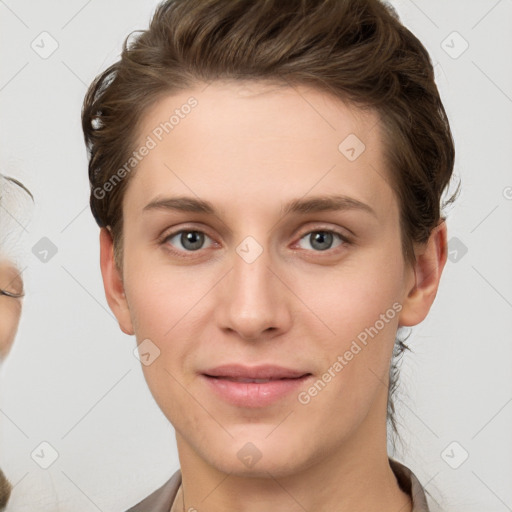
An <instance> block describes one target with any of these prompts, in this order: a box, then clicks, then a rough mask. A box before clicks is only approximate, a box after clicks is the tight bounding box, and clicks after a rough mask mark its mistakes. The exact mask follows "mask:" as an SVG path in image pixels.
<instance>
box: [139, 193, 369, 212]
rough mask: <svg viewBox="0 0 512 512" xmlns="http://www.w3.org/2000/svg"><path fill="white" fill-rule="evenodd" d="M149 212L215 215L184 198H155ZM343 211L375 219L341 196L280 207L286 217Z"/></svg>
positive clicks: (208, 207) (365, 207)
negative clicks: (161, 211) (163, 211)
mask: <svg viewBox="0 0 512 512" xmlns="http://www.w3.org/2000/svg"><path fill="white" fill-rule="evenodd" d="M151 210H176V211H182V212H193V213H206V214H210V215H215V214H216V211H215V208H214V206H213V205H212V203H210V202H209V201H205V200H203V199H197V198H194V197H186V196H181V197H165V198H156V199H154V200H153V201H151V202H150V203H148V204H147V205H146V206H145V207H144V208H143V211H151ZM344 210H345V211H346V210H359V211H361V212H366V213H369V214H371V215H373V216H375V217H377V214H376V213H375V210H374V209H373V208H371V206H369V205H367V204H366V203H363V202H362V201H359V200H358V199H355V198H353V197H348V196H343V195H341V196H340V195H329V196H317V197H311V198H308V199H303V198H302V199H294V200H292V201H290V202H289V203H287V204H285V205H284V206H283V207H282V209H281V213H282V215H288V214H290V213H299V214H307V213H319V212H325V211H344Z"/></svg>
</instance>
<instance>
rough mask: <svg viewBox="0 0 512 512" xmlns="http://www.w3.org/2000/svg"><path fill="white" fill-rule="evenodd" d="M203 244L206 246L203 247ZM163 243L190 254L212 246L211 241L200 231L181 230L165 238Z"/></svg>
mask: <svg viewBox="0 0 512 512" xmlns="http://www.w3.org/2000/svg"><path fill="white" fill-rule="evenodd" d="M205 242H207V243H208V245H207V246H205V245H204V244H205ZM164 243H169V244H170V245H172V246H173V247H175V248H177V249H179V250H185V251H188V252H190V251H198V250H199V249H205V248H206V247H210V246H211V245H212V239H211V238H210V237H209V236H208V235H206V234H205V233H203V232H202V231H195V230H182V231H178V232H177V233H172V234H170V235H169V236H167V237H166V238H165V240H164ZM180 245H181V247H180Z"/></svg>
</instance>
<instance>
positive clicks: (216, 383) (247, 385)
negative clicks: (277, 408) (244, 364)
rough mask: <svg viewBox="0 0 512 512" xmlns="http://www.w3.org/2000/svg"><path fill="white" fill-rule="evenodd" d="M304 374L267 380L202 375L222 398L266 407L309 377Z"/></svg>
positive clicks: (234, 402)
mask: <svg viewBox="0 0 512 512" xmlns="http://www.w3.org/2000/svg"><path fill="white" fill-rule="evenodd" d="M311 377H312V376H311V375H304V376H303V377H299V378H297V379H276V380H271V381H269V382H261V383H258V382H235V381H232V380H227V379H222V378H216V377H209V376H207V375H202V378H203V379H204V380H205V381H206V383H207V385H209V386H210V387H211V389H212V390H213V391H214V392H215V393H216V394H217V395H218V396H220V397H221V398H222V399H224V400H226V401H227V402H229V403H231V404H233V405H236V406H237V407H266V406H268V405H271V404H272V403H274V402H276V401H278V400H280V399H282V398H284V397H286V396H287V395H290V394H291V393H293V392H294V391H295V392H297V390H298V389H299V388H300V387H301V386H303V385H304V383H305V382H306V381H307V380H309V379H311Z"/></svg>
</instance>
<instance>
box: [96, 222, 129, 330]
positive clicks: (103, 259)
mask: <svg viewBox="0 0 512 512" xmlns="http://www.w3.org/2000/svg"><path fill="white" fill-rule="evenodd" d="M100 266H101V275H102V278H103V287H104V289H105V296H106V298H107V302H108V305H109V306H110V309H111V310H112V312H113V313H114V315H115V316H116V318H117V321H118V322H119V327H120V328H121V330H122V331H123V332H124V333H125V334H129V335H132V334H134V331H133V325H132V320H131V316H130V310H129V308H128V302H127V300H126V295H125V292H124V284H123V280H122V278H121V275H120V272H119V269H118V268H117V266H116V264H115V261H114V246H113V241H112V235H111V234H110V232H109V231H108V229H107V228H101V230H100Z"/></svg>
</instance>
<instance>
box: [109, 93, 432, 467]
mask: <svg viewBox="0 0 512 512" xmlns="http://www.w3.org/2000/svg"><path fill="white" fill-rule="evenodd" d="M191 96H192V97H194V98H195V100H196V105H195V106H194V108H192V109H188V108H187V109H184V108H182V106H183V105H186V104H187V101H188V100H189V98H190V97H191ZM180 108H181V109H182V110H181V112H185V111H187V112H189V113H188V114H186V115H184V116H183V117H181V116H180V119H179V122H178V123H176V124H175V125H174V126H173V128H172V131H170V130H169V133H168V134H165V133H164V136H162V137H161V140H158V139H159V138H158V137H157V136H156V135H155V133H156V134H160V131H158V129H157V128H158V127H161V126H162V125H161V123H163V122H165V121H166V120H168V119H169V113H172V112H174V111H175V110H176V109H180ZM148 136H149V137H150V138H151V139H153V140H154V141H155V143H156V144H155V145H154V147H152V148H151V149H150V150H149V151H147V154H146V156H144V157H143V158H142V159H141V161H140V163H139V164H138V166H137V170H136V173H135V174H134V175H133V176H132V177H131V178H130V183H129V185H128V188H127V191H126V195H125V197H124V202H123V216H124V228H123V236H124V241H123V248H124V252H123V268H122V276H123V277H122V280H121V277H120V274H119V273H118V272H117V271H116V269H115V267H114V265H113V259H112V246H111V240H110V237H109V236H108V234H107V232H106V231H105V230H103V232H102V235H101V248H102V272H103V278H104V282H105V289H106V293H107V299H108V301H109V304H110V306H111V308H112V309H113V311H114V312H115V314H116V316H117V318H118V320H119V323H120V325H121V328H122V329H123V331H124V332H126V333H129V334H132V333H135V335H136V337H137V342H138V343H139V344H141V345H140V347H141V353H142V354H143V355H142V360H143V362H145V364H144V365H143V370H144V374H145V378H146V380H147V383H148V385H149V387H150V389H151V392H152V394H153V396H154V397H155V399H156V401H157V403H158V404H159V406H160V408H161V409H162V411H163V412H164V414H165V415H166V416H167V418H168V419H169V420H170V422H171V423H172V424H173V425H174V427H175V429H176V433H177V439H178V449H179V451H180V454H183V453H187V452H188V453H194V454H195V456H197V457H199V458H200V459H201V460H202V461H204V462H206V463H207V464H209V465H211V466H212V467H215V468H218V469H220V470H222V471H224V472H230V473H232V474H240V475H242V474H248V473H251V474H256V473H261V474H265V472H266V471H270V472H271V473H272V474H273V475H276V476H277V475H286V474H290V473H293V472H296V471H299V470H301V469H304V468H307V467H309V466H311V465H312V464H314V463H315V462H317V461H319V460H321V459H322V458H325V457H327V456H330V455H336V454H339V453H341V452H342V451H345V452H346V450H348V449H354V450H355V449H356V447H360V446H362V443H363V442H364V443H366V446H369V447H374V448H377V445H378V446H379V449H380V447H381V446H382V445H385V419H386V404H387V380H388V379H387V376H388V371H389V365H390V359H391V355H392V350H393V345H394V341H395V335H396V331H397V328H398V327H399V325H413V324H415V323H418V322H420V321H421V320H422V319H423V318H424V317H425V315H426V313H427V312H428V309H429V307H430V304H431V302H432V301H433V298H434V295H435V289H436V286H437V283H436V279H437V278H438V277H439V273H438V272H433V271H431V270H432V269H428V270H429V271H428V272H426V273H425V275H427V274H428V275H429V276H430V278H426V279H425V280H424V282H423V283H421V282H419V281H418V279H417V278H418V272H417V269H414V268H412V267H408V266H407V265H406V264H405V263H404V260H403V257H402V253H401V238H400V229H399V207H398V203H397V200H396V198H395V196H394V194H393V188H392V186H391V185H390V183H391V181H390V179H389V174H388V171H387V169H386V168H385V166H384V161H383V145H382V140H381V134H380V130H379V123H378V119H377V116H376V114H374V113H370V112H364V113H363V112H362V111H359V110H355V109H353V108H350V107H349V106H347V105H345V104H343V103H342V102H340V101H339V100H337V99H335V98H333V97H331V96H329V95H326V94H324V93H322V92H319V91H316V90H312V89H307V88H304V87H301V88H297V89H292V88H288V87H271V86H268V85H263V84H261V83H252V84H242V83H213V84H211V85H210V86H208V87H207V88H206V89H204V87H203V89H200V88H198V89H192V90H189V91H186V92H183V93H181V94H179V95H175V96H172V97H167V98H164V99H162V100H160V101H159V102H158V103H156V104H155V105H154V106H153V107H152V109H151V110H150V111H148V112H147V113H146V116H145V117H144V119H143V120H142V125H141V129H140V141H139V142H140V146H142V145H143V144H147V141H148V140H149V139H148ZM363 144H364V146H363ZM150 145H151V146H153V144H150ZM138 147H139V146H138ZM425 254H427V252H425ZM429 254H432V253H429ZM427 260H428V261H433V260H435V258H430V259H429V258H427V259H426V260H425V261H427ZM419 261H420V262H421V261H423V260H422V259H421V258H420V259H419ZM441 267H442V265H441ZM437 270H439V268H438V267H437ZM432 276H434V278H433V279H432ZM144 354H145V355H144ZM269 379H270V380H269ZM356 439H357V441H356ZM247 443H251V444H247ZM246 452H247V453H246ZM247 455H249V456H251V457H261V458H260V460H259V461H258V463H257V464H256V465H254V467H253V466H252V465H250V464H245V463H244V461H245V460H246V459H245V458H244V457H247ZM251 460H252V459H251Z"/></svg>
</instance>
